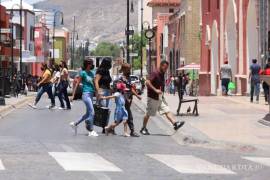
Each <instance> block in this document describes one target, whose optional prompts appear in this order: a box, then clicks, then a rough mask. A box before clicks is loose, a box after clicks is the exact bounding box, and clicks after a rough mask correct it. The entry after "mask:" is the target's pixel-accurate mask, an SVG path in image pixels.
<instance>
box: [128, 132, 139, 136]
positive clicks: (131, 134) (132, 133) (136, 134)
mask: <svg viewBox="0 0 270 180" xmlns="http://www.w3.org/2000/svg"><path fill="white" fill-rule="evenodd" d="M130 136H131V137H140V135H139V134H138V133H136V132H131V133H130Z"/></svg>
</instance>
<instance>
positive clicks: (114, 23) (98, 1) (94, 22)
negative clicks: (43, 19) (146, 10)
mask: <svg viewBox="0 0 270 180" xmlns="http://www.w3.org/2000/svg"><path fill="white" fill-rule="evenodd" d="M137 5H138V4H137V1H136V0H135V1H134V13H131V14H130V24H131V25H133V26H134V27H135V29H136V28H137V23H138V21H137V19H138V14H137V13H138V12H137V11H138V6H137ZM34 6H35V7H36V8H39V9H44V8H45V9H54V8H55V9H59V8H60V9H61V10H62V11H63V13H64V21H65V26H66V27H67V28H68V29H69V30H70V31H72V30H73V16H76V30H77V31H78V33H79V38H80V39H90V40H95V41H98V42H100V41H110V42H117V41H119V40H121V39H123V40H124V38H125V33H124V30H125V26H126V11H127V10H126V0H76V1H70V0H47V1H42V2H38V3H36V4H34Z"/></svg>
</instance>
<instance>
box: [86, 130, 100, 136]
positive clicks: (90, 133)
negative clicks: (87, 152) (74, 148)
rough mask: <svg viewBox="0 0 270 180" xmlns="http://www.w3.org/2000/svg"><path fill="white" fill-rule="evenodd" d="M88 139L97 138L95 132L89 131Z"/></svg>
mask: <svg viewBox="0 0 270 180" xmlns="http://www.w3.org/2000/svg"><path fill="white" fill-rule="evenodd" d="M88 136H89V137H98V134H97V133H96V132H95V131H91V132H89V134H88Z"/></svg>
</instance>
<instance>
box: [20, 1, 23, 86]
mask: <svg viewBox="0 0 270 180" xmlns="http://www.w3.org/2000/svg"><path fill="white" fill-rule="evenodd" d="M22 8H23V6H22V0H20V76H21V80H22V69H23V68H22V38H23V37H22V36H23V28H22V26H23V23H22ZM21 83H23V81H22V82H21ZM21 86H22V84H21Z"/></svg>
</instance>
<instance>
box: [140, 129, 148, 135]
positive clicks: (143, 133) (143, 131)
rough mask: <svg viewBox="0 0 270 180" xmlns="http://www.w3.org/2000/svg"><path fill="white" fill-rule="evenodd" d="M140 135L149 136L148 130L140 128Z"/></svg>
mask: <svg viewBox="0 0 270 180" xmlns="http://www.w3.org/2000/svg"><path fill="white" fill-rule="evenodd" d="M140 133H141V134H142V135H150V133H149V132H148V129H146V128H142V129H141V131H140Z"/></svg>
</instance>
